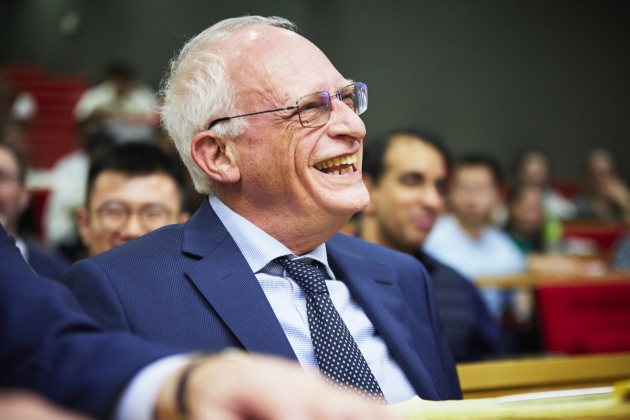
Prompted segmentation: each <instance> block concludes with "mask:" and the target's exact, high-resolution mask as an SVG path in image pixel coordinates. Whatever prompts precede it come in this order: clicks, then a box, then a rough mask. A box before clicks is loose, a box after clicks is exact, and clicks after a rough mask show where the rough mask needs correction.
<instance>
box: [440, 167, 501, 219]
mask: <svg viewBox="0 0 630 420" xmlns="http://www.w3.org/2000/svg"><path fill="white" fill-rule="evenodd" d="M450 199H451V204H452V207H453V213H455V215H456V216H457V218H458V219H459V221H460V223H462V224H463V225H465V226H469V227H474V228H479V227H483V226H484V225H486V224H487V223H488V221H489V220H490V215H491V213H492V209H493V208H494V206H495V205H496V204H497V202H498V200H499V187H498V185H497V184H496V182H495V180H494V178H493V176H492V170H491V169H490V168H489V167H487V166H485V165H462V166H459V167H456V168H455V170H454V172H453V179H452V184H451V195H450Z"/></svg>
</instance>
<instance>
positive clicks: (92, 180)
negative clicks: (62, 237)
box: [77, 143, 189, 256]
mask: <svg viewBox="0 0 630 420" xmlns="http://www.w3.org/2000/svg"><path fill="white" fill-rule="evenodd" d="M183 208H184V193H183V181H182V176H181V173H180V172H179V170H178V168H177V167H176V166H175V162H173V160H172V159H171V158H169V157H168V156H166V155H165V154H164V153H162V151H160V150H159V149H158V148H157V147H155V146H152V145H149V144H147V143H127V144H123V145H119V146H114V147H113V148H111V149H110V150H108V151H106V152H105V153H103V154H102V155H100V156H98V157H97V158H96V159H95V160H94V161H93V163H92V165H91V167H90V171H89V174H88V181H87V200H86V203H85V208H82V209H80V210H79V212H78V213H77V219H78V226H79V233H80V235H81V240H82V241H83V244H84V245H85V246H86V247H87V248H88V252H89V254H90V255H91V256H92V255H96V254H100V253H101V252H105V251H107V250H109V249H112V248H114V247H116V246H118V245H121V244H124V243H125V242H129V241H131V240H132V239H136V238H139V237H140V236H142V235H144V234H146V233H149V232H151V231H153V230H155V229H158V228H161V227H162V226H166V225H170V224H174V223H183V222H185V221H186V220H188V218H189V214H188V213H187V212H185V211H184V210H183Z"/></svg>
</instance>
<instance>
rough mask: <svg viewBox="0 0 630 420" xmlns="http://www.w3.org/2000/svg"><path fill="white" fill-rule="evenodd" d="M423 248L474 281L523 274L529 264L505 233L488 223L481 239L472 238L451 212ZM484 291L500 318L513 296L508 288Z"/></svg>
mask: <svg viewBox="0 0 630 420" xmlns="http://www.w3.org/2000/svg"><path fill="white" fill-rule="evenodd" d="M422 248H423V250H424V251H425V252H427V253H428V254H430V255H431V256H433V257H435V258H436V259H437V260H439V261H440V262H442V263H444V264H447V265H449V266H451V267H453V268H454V269H456V270H457V271H459V272H460V273H462V274H464V275H465V276H467V277H468V278H471V279H473V281H474V279H477V278H479V277H491V276H502V275H511V274H518V273H522V272H524V271H525V269H526V266H527V260H526V259H525V257H523V254H522V253H521V251H519V249H518V248H517V247H516V245H514V242H513V241H512V240H511V239H510V237H509V236H508V235H507V234H506V233H505V232H503V231H501V230H499V229H497V228H495V227H492V226H488V227H486V228H484V229H483V231H482V232H481V234H480V235H479V238H471V237H470V236H468V234H466V232H465V231H464V229H463V228H462V227H461V226H460V224H459V222H458V221H457V218H456V217H455V216H453V215H452V214H447V215H444V216H442V217H440V219H438V221H437V222H436V223H435V226H433V229H432V230H431V232H430V233H429V236H427V239H426V241H424V245H423V247H422ZM481 294H482V297H483V298H484V301H485V302H486V306H487V307H488V310H489V311H490V313H491V314H492V315H493V316H494V317H495V318H497V319H498V318H500V317H501V315H502V314H503V311H504V310H505V309H506V308H507V307H508V306H509V305H510V301H511V299H512V293H511V292H510V291H509V290H499V289H495V288H484V289H482V290H481Z"/></svg>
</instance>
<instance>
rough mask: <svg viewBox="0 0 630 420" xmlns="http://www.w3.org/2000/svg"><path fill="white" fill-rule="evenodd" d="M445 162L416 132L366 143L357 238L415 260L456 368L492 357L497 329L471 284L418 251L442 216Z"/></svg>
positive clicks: (441, 150) (441, 151) (437, 146)
mask: <svg viewBox="0 0 630 420" xmlns="http://www.w3.org/2000/svg"><path fill="white" fill-rule="evenodd" d="M449 164H450V156H449V154H448V152H447V151H446V149H445V147H444V145H443V144H442V142H441V140H440V139H439V138H437V137H435V136H434V135H432V134H430V133H427V132H422V131H418V130H413V129H409V130H395V131H392V132H391V133H389V134H388V135H387V136H385V137H382V138H379V139H376V140H373V141H371V142H367V143H366V145H365V148H364V153H363V180H364V183H365V185H366V186H367V188H368V191H369V193H370V204H369V205H368V206H367V207H366V208H365V210H363V212H361V220H360V236H361V237H362V238H363V239H365V240H367V241H369V242H373V243H375V244H379V245H383V246H386V247H389V248H392V249H395V250H397V251H400V252H404V253H407V254H410V255H412V256H414V257H416V258H417V259H418V260H419V261H420V262H422V264H423V265H424V266H425V268H426V269H427V271H428V272H429V274H430V276H431V280H432V283H433V287H434V289H435V293H436V295H437V300H438V306H439V313H440V317H441V318H442V322H443V324H444V331H445V333H446V339H447V341H448V343H449V346H450V347H451V351H452V352H453V356H454V357H455V360H456V361H458V362H463V361H471V360H479V359H482V358H483V357H484V356H487V355H491V354H494V353H496V351H497V350H498V345H499V329H498V326H497V325H496V324H495V323H494V321H493V320H492V318H491V317H490V314H489V313H488V311H487V309H486V307H485V305H484V303H483V301H482V300H481V297H480V295H479V292H478V291H477V289H476V288H475V287H474V286H473V285H472V283H471V282H470V281H469V280H468V279H466V278H464V277H463V276H462V275H461V274H459V273H457V272H456V271H455V270H453V269H452V268H450V267H448V266H446V265H444V264H442V263H441V262H439V261H437V260H435V259H433V258H431V257H430V256H428V255H427V254H426V253H425V252H423V251H422V249H421V247H422V243H423V242H424V240H425V239H426V237H427V235H428V233H429V231H430V230H431V228H432V227H433V224H434V223H435V220H436V218H437V217H438V216H439V215H440V214H442V212H443V210H444V196H443V195H444V192H445V189H446V184H447V182H448V167H449Z"/></svg>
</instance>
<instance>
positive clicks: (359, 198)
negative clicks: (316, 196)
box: [322, 187, 370, 217]
mask: <svg viewBox="0 0 630 420" xmlns="http://www.w3.org/2000/svg"><path fill="white" fill-rule="evenodd" d="M322 201H323V202H324V203H325V204H324V207H326V208H327V209H328V210H329V211H330V213H331V214H333V215H335V216H347V217H350V216H352V215H353V214H354V213H358V212H360V211H361V210H363V209H364V208H366V207H367V205H368V203H369V202H370V195H369V194H368V192H367V190H366V189H365V187H363V188H357V189H356V190H354V191H348V190H345V191H344V192H343V193H339V194H333V195H329V196H326V197H323V200H322Z"/></svg>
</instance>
